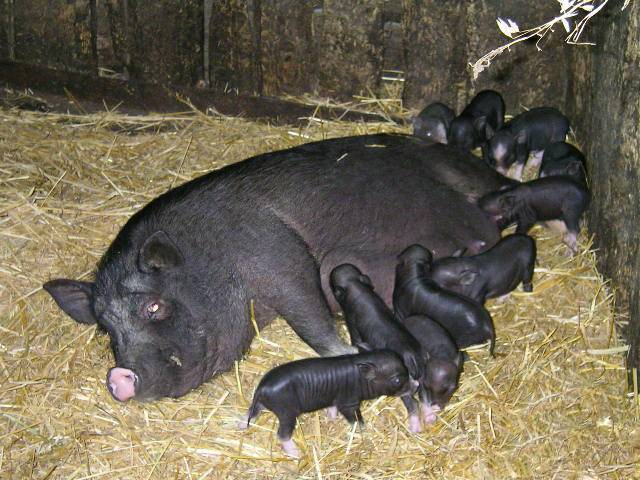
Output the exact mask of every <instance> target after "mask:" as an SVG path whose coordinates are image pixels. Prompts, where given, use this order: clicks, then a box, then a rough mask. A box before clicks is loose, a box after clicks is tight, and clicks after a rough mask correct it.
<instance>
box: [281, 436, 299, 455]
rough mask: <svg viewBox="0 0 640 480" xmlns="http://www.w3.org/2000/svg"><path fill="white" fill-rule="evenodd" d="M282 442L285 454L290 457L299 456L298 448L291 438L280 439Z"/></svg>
mask: <svg viewBox="0 0 640 480" xmlns="http://www.w3.org/2000/svg"><path fill="white" fill-rule="evenodd" d="M280 443H281V444H282V450H283V451H284V453H285V455H286V456H288V457H291V458H300V450H298V447H296V444H295V442H294V441H293V440H291V439H289V440H280Z"/></svg>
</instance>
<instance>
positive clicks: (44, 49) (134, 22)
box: [0, 0, 568, 111]
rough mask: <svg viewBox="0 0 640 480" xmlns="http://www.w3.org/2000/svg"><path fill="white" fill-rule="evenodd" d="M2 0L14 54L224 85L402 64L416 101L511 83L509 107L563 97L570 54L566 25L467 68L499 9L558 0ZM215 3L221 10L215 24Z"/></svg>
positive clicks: (522, 10) (263, 89)
mask: <svg viewBox="0 0 640 480" xmlns="http://www.w3.org/2000/svg"><path fill="white" fill-rule="evenodd" d="M0 5H2V7H0V17H1V19H2V21H0V25H1V30H0V34H1V35H2V37H3V40H4V39H7V38H8V28H9V27H12V28H14V30H15V58H16V60H18V61H21V62H25V63H31V64H36V65H40V66H49V67H53V68H57V69H62V70H72V71H84V72H89V73H93V74H95V73H98V72H99V73H100V74H101V75H104V76H111V77H116V78H123V79H133V80H137V81H142V82H153V83H160V84H174V85H195V84H197V83H200V84H202V82H203V81H205V80H210V82H209V83H210V85H211V86H212V87H214V88H216V89H219V90H225V91H229V90H230V91H237V92H239V93H245V94H265V95H281V94H293V95H303V94H314V95H319V96H326V97H331V98H333V99H336V100H351V99H352V97H353V95H368V96H370V95H380V94H383V95H384V94H385V93H384V92H383V91H382V84H383V82H382V80H381V79H382V78H383V77H386V78H389V77H394V76H396V77H397V76H400V77H401V78H402V74H397V73H396V72H391V73H390V72H389V71H393V70H401V71H404V72H406V73H405V74H404V77H406V78H404V80H406V81H405V82H404V86H405V88H404V94H403V99H404V101H405V105H407V106H409V107H420V106H423V105H424V104H425V103H428V102H430V101H433V100H436V99H442V100H445V101H447V102H448V103H450V104H452V106H453V107H454V108H458V109H461V108H462V107H463V105H464V104H465V103H466V102H467V101H468V100H469V99H470V98H471V96H473V94H474V93H475V92H476V91H478V90H479V89H482V88H486V87H491V88H496V89H498V90H500V91H502V92H503V93H504V95H505V100H506V102H507V106H508V109H509V110H511V111H516V110H519V109H520V108H521V106H531V105H539V104H541V103H546V104H549V105H555V106H558V107H563V106H564V98H565V90H566V78H567V69H568V64H567V59H566V58H565V57H566V49H565V48H562V37H561V35H555V36H552V37H553V38H551V39H550V41H549V42H546V41H545V44H544V45H543V47H544V55H539V54H538V52H537V49H536V46H535V45H534V44H528V45H520V46H518V48H516V49H513V51H512V52H509V53H507V54H505V55H503V56H501V57H500V58H499V59H497V60H496V61H495V64H494V65H493V66H492V68H491V69H490V70H489V71H488V72H487V73H486V74H484V75H483V76H482V77H481V78H480V79H479V80H478V81H477V82H474V81H472V79H471V74H470V70H469V68H468V64H469V63H470V62H472V61H474V60H476V59H477V58H478V57H479V56H481V55H482V54H483V53H486V52H487V51H488V50H490V49H491V48H493V47H496V46H499V45H501V44H502V43H504V42H505V40H506V37H504V36H503V35H501V34H500V33H499V31H498V30H497V28H496V27H495V18H496V17H497V16H509V17H512V18H515V19H517V20H518V21H519V22H520V24H521V26H522V27H523V28H524V27H526V26H531V25H532V24H534V23H536V24H537V23H539V22H541V21H543V20H545V19H548V18H551V17H552V16H553V15H554V14H555V13H556V11H557V3H556V2H554V1H545V2H529V1H528V0H506V1H499V0H484V1H481V2H475V1H469V2H449V1H444V0H420V1H416V0H393V1H390V0H369V1H367V2H362V1H359V0H348V1H336V0H295V1H294V0H184V1H178V0H160V1H157V2H143V1H142V0H101V1H97V0H77V1H74V2H68V1H67V0H20V2H16V1H15V0H3V1H2V2H0ZM10 5H13V8H9V6H10ZM207 5H209V6H210V8H211V15H210V16H209V15H207V16H206V18H207V19H208V24H207V25H206V28H205V26H204V19H205V8H206V6H207ZM10 10H13V11H15V15H14V16H13V17H11V15H10ZM205 31H206V32H207V33H206V37H205ZM205 55H206V57H207V58H206V60H205ZM9 56H10V55H9V46H8V42H4V41H2V42H0V59H7V58H9ZM205 69H206V72H205ZM207 74H208V75H207ZM205 83H206V82H205Z"/></svg>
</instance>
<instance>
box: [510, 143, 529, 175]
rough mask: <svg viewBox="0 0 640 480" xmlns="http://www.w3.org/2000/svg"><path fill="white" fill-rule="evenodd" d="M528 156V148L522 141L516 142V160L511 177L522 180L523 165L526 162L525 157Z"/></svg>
mask: <svg viewBox="0 0 640 480" xmlns="http://www.w3.org/2000/svg"><path fill="white" fill-rule="evenodd" d="M528 156H529V150H528V149H527V146H526V145H525V144H524V142H520V141H517V142H516V161H515V165H516V166H515V170H514V173H513V178H514V179H515V180H518V181H521V180H522V172H524V165H525V163H527V157H528Z"/></svg>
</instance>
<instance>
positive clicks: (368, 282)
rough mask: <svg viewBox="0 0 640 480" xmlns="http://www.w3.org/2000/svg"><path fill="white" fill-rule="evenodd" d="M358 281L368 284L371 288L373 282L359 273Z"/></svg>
mask: <svg viewBox="0 0 640 480" xmlns="http://www.w3.org/2000/svg"><path fill="white" fill-rule="evenodd" d="M360 281H361V282H362V283H364V284H365V285H369V286H370V287H371V288H373V282H372V281H371V279H370V278H369V277H368V276H367V275H360Z"/></svg>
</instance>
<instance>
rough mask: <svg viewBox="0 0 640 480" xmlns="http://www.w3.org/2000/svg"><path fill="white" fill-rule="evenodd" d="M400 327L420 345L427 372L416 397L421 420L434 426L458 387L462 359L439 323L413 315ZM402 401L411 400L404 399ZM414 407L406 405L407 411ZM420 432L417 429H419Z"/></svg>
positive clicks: (409, 398) (407, 397) (422, 316)
mask: <svg viewBox="0 0 640 480" xmlns="http://www.w3.org/2000/svg"><path fill="white" fill-rule="evenodd" d="M402 324H403V325H404V326H405V328H406V329H407V330H408V331H409V332H410V333H411V335H412V336H413V337H414V338H415V339H416V340H417V341H418V343H420V348H421V353H422V355H423V357H424V359H425V363H426V370H425V372H424V375H423V376H422V379H421V380H420V382H419V383H420V386H419V387H418V395H419V397H420V404H421V411H422V419H423V420H424V421H425V423H433V422H434V421H435V420H436V413H437V412H439V411H441V410H443V409H444V407H445V406H446V405H447V403H449V400H450V399H451V396H452V395H453V392H455V390H456V388H458V380H459V378H460V371H461V369H462V364H463V359H462V354H461V353H460V350H458V348H457V347H456V344H455V342H454V341H453V339H452V338H451V335H449V333H448V332H447V331H446V330H445V329H444V328H442V326H440V324H439V323H438V322H435V321H434V320H432V319H430V318H429V317H426V316H424V315H412V316H409V317H406V318H405V319H403V320H402ZM402 400H403V401H405V405H407V403H406V400H410V401H412V402H413V398H412V397H409V396H406V397H402ZM409 409H413V410H415V407H414V406H413V407H412V406H411V405H408V406H407V410H409ZM418 431H419V429H418Z"/></svg>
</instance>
